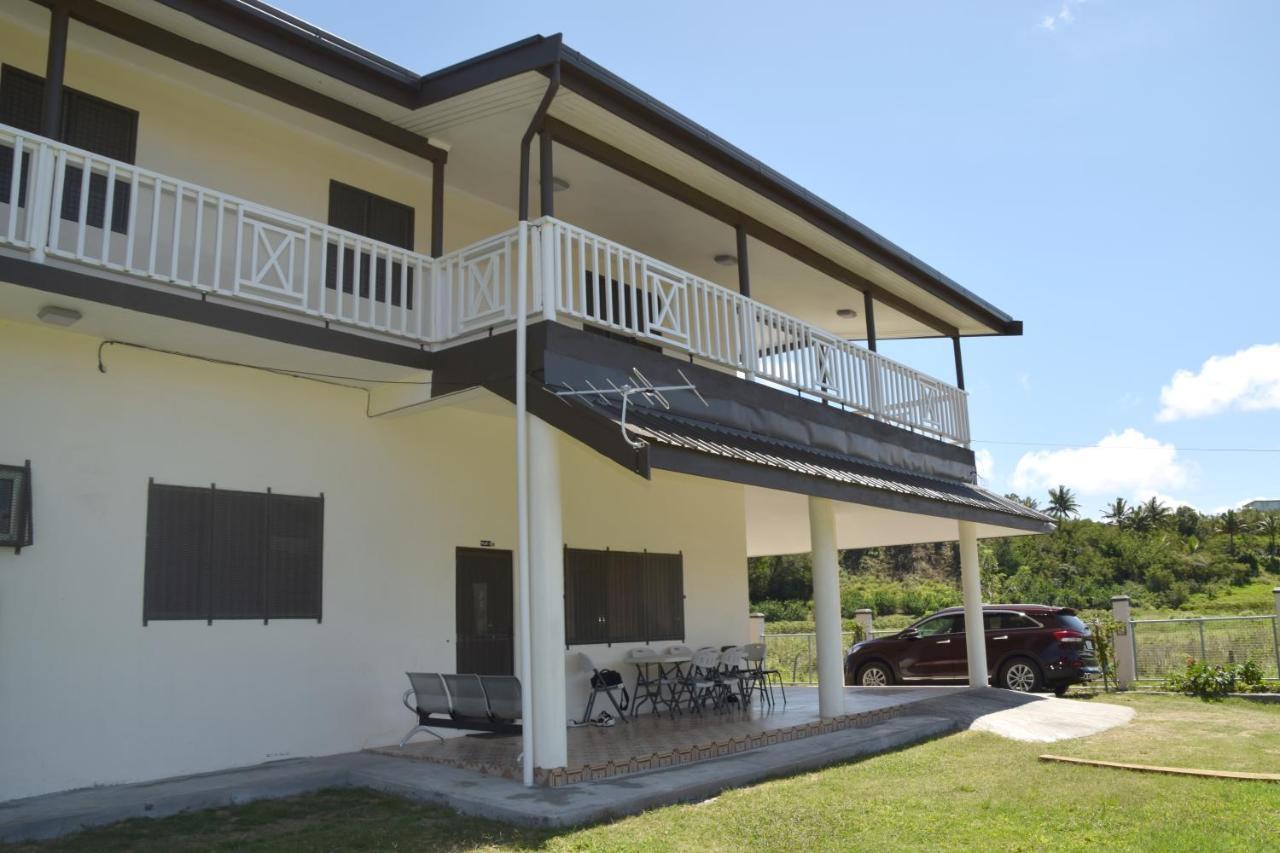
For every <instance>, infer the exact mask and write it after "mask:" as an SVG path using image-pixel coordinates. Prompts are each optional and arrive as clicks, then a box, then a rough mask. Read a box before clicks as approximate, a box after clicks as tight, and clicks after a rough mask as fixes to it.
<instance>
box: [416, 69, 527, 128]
mask: <svg viewBox="0 0 1280 853" xmlns="http://www.w3.org/2000/svg"><path fill="white" fill-rule="evenodd" d="M546 91H547V78H546V77H545V76H544V75H542V74H539V73H538V72H536V71H526V72H525V73H523V74H517V75H516V76H514V77H508V78H507V79H505V80H499V81H497V82H496V83H490V84H489V85H487V86H481V87H480V88H478V89H472V90H471V91H469V92H463V93H462V94H460V95H455V96H454V97H452V98H446V99H445V100H443V101H438V102H437V103H434V104H428V105H427V106H425V107H421V108H420V109H416V110H413V111H411V112H406V113H404V114H403V115H401V116H399V117H397V118H395V119H392V122H393V123H394V124H397V125H399V126H400V127H403V128H404V129H406V130H411V131H413V132H414V133H420V134H422V135H424V136H425V135H431V136H436V135H438V134H443V133H444V132H446V131H447V130H449V129H450V128H455V127H458V126H460V125H464V124H469V123H471V122H474V121H479V120H481V119H485V118H489V117H490V116H494V115H497V114H499V113H504V112H509V111H512V110H521V111H526V110H527V111H528V112H529V114H530V115H532V111H533V110H534V109H535V108H536V106H537V104H538V101H540V100H541V99H542V95H543V93H544V92H546Z"/></svg>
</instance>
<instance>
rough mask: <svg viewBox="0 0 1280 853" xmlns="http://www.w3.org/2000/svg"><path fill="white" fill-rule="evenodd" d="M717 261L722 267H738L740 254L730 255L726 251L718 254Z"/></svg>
mask: <svg viewBox="0 0 1280 853" xmlns="http://www.w3.org/2000/svg"><path fill="white" fill-rule="evenodd" d="M715 261H716V263H717V264H719V265H720V266H722V267H736V266H737V265H738V256H737V255H730V254H728V253H727V252H726V253H724V254H720V255H716V257H715Z"/></svg>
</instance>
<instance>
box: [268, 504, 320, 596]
mask: <svg viewBox="0 0 1280 853" xmlns="http://www.w3.org/2000/svg"><path fill="white" fill-rule="evenodd" d="M267 504H268V506H269V507H270V509H269V511H268V517H269V518H270V522H269V525H270V527H269V529H270V539H269V542H268V551H267V564H266V580H265V585H266V589H267V612H266V613H265V614H264V618H267V619H319V618H320V615H321V613H320V603H321V586H322V583H323V577H324V572H323V566H324V535H323V531H324V500H323V499H317V498H300V497H293V496H290V495H269V496H268V497H267Z"/></svg>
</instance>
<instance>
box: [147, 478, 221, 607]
mask: <svg viewBox="0 0 1280 853" xmlns="http://www.w3.org/2000/svg"><path fill="white" fill-rule="evenodd" d="M210 500H211V494H210V491H209V489H208V488H207V487H205V488H190V487H187V486H161V485H157V484H155V483H152V484H151V486H150V489H149V491H148V496H147V550H146V571H145V582H144V592H143V605H142V618H143V621H144V622H146V621H148V620H168V619H205V618H207V616H208V609H209V608H208V601H209V599H208V591H209V562H208V560H209V540H208V535H207V530H208V524H209V515H210Z"/></svg>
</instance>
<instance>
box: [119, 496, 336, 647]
mask: <svg viewBox="0 0 1280 853" xmlns="http://www.w3.org/2000/svg"><path fill="white" fill-rule="evenodd" d="M323 555H324V498H323V497H321V498H312V497H299V496H294V495H277V494H272V493H270V492H268V493H266V494H263V493H260V492H241V491H231V490H226V489H216V488H210V487H200V488H196V487H190V486H162V485H156V484H154V483H153V484H152V485H151V487H150V491H149V495H148V506H147V549H146V570H145V580H144V594H143V621H144V622H146V621H149V620H168V619H200V620H209V621H212V620H214V619H262V620H264V621H265V620H269V619H315V620H317V621H318V620H319V619H320V617H321V608H322V599H323Z"/></svg>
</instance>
